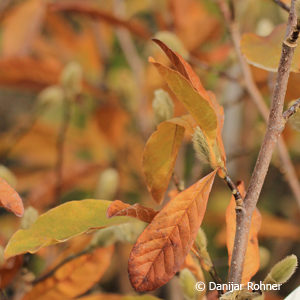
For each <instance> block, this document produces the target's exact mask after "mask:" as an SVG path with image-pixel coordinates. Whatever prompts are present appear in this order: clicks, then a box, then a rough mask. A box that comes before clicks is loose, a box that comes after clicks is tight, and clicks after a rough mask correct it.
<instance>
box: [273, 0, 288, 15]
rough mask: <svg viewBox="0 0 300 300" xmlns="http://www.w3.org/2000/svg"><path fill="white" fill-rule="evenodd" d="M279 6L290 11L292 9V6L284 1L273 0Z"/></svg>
mask: <svg viewBox="0 0 300 300" xmlns="http://www.w3.org/2000/svg"><path fill="white" fill-rule="evenodd" d="M273 1H274V2H275V3H276V4H277V5H278V6H279V7H281V8H282V9H284V10H285V11H287V12H289V11H290V7H289V6H288V5H287V4H285V3H284V2H282V1H281V0H273Z"/></svg>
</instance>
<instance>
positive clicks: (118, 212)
mask: <svg viewBox="0 0 300 300" xmlns="http://www.w3.org/2000/svg"><path fill="white" fill-rule="evenodd" d="M157 213H158V212H157V211H155V210H153V209H152V208H148V207H145V206H142V205H140V204H138V203H136V204H134V205H129V204H127V203H124V202H122V201H120V200H115V201H114V202H112V204H111V205H110V206H109V207H108V209H107V212H106V214H107V217H108V218H111V217H116V216H128V217H133V218H137V219H139V220H141V221H143V222H146V223H151V221H152V220H153V218H154V217H155V216H156V214H157Z"/></svg>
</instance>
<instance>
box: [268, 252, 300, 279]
mask: <svg viewBox="0 0 300 300" xmlns="http://www.w3.org/2000/svg"><path fill="white" fill-rule="evenodd" d="M297 265H298V260H297V256H296V255H294V254H292V255H289V256H287V257H286V258H284V259H283V260H281V261H280V262H278V263H277V264H276V265H275V266H274V267H273V268H272V269H271V271H270V273H269V274H268V275H267V277H266V279H265V280H264V283H271V284H282V283H285V282H286V281H288V280H289V279H290V277H291V276H292V275H293V274H294V272H295V270H296V268H297Z"/></svg>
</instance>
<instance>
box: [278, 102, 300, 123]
mask: <svg viewBox="0 0 300 300" xmlns="http://www.w3.org/2000/svg"><path fill="white" fill-rule="evenodd" d="M299 107H300V99H298V100H296V101H295V103H294V104H293V105H291V106H290V107H289V108H288V109H287V110H286V111H285V112H284V113H283V114H282V116H283V118H284V119H285V120H286V121H287V120H288V119H289V118H290V117H291V116H293V115H294V114H295V113H296V112H297V111H298V109H299Z"/></svg>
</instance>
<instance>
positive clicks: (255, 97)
mask: <svg viewBox="0 0 300 300" xmlns="http://www.w3.org/2000/svg"><path fill="white" fill-rule="evenodd" d="M218 4H219V6H220V9H221V11H222V13H223V15H224V18H225V21H226V23H227V26H228V29H229V31H230V35H231V38H232V42H233V45H234V48H235V51H236V54H237V56H238V60H239V63H240V66H241V69H242V73H243V77H244V80H245V88H246V90H247V92H248V93H249V95H250V96H251V99H252V101H253V102H254V103H255V105H256V106H257V109H258V111H259V113H260V114H261V115H262V117H263V118H264V120H265V122H266V123H267V122H268V118H269V109H268V107H267V105H266V104H265V101H264V99H263V97H262V95H261V93H260V91H259V90H258V88H257V86H256V84H255V82H254V79H253V77H252V73H251V69H250V67H249V65H248V63H247V62H246V60H245V58H244V57H243V54H242V52H241V49H240V40H241V36H240V32H239V29H238V26H237V24H236V23H235V22H234V20H233V19H232V15H231V13H230V10H229V9H228V7H227V5H226V3H225V2H224V1H223V0H218ZM277 147H278V153H279V157H280V160H281V163H282V171H283V175H284V177H285V179H286V181H287V183H288V184H289V186H290V188H291V191H292V192H293V194H294V197H295V198H296V201H297V203H298V206H299V207H300V184H299V181H298V178H297V173H296V171H295V168H294V166H293V163H292V161H291V159H290V155H289V153H288V149H287V147H286V144H285V142H284V139H283V138H282V137H279V140H278V145H277Z"/></svg>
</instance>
